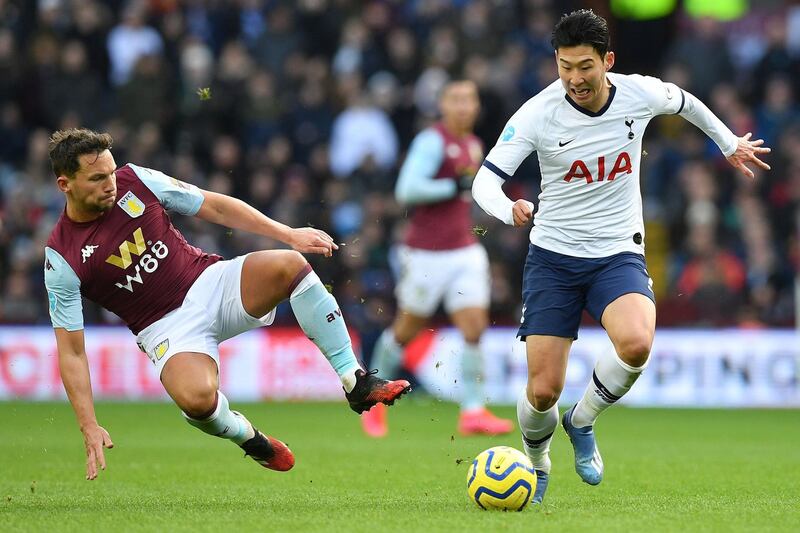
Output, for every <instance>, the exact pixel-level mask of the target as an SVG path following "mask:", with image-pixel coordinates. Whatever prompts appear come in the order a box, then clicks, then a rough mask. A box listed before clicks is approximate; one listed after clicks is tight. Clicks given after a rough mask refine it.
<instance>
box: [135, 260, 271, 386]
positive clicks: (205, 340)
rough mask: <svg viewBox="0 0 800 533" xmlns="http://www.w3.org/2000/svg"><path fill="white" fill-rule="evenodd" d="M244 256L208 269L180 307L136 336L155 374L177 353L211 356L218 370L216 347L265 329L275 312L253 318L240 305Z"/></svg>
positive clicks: (196, 281) (195, 283)
mask: <svg viewBox="0 0 800 533" xmlns="http://www.w3.org/2000/svg"><path fill="white" fill-rule="evenodd" d="M245 257H247V256H246V255H241V256H239V257H236V258H234V259H231V260H228V261H219V262H217V263H214V264H213V265H211V266H210V267H208V268H207V269H206V270H205V271H204V272H203V273H202V274H200V277H199V278H197V279H196V280H195V282H194V284H193V285H192V287H191V288H190V289H189V292H187V293H186V298H185V299H184V300H183V303H182V304H181V306H180V307H179V308H177V309H174V310H172V311H170V312H169V313H167V314H166V315H164V316H163V317H162V318H160V319H159V320H157V321H155V322H153V323H152V324H150V325H149V326H147V327H146V328H144V329H143V330H142V331H140V332H139V335H137V336H136V343H137V344H138V345H139V348H140V349H141V350H142V351H143V352H145V353H146V354H147V357H149V358H150V360H151V361H152V362H153V364H154V365H156V369H158V374H159V375H161V371H162V370H163V369H164V365H165V364H166V362H167V361H168V360H169V358H170V357H172V356H173V355H175V354H176V353H180V352H197V353H203V354H208V355H210V356H211V357H212V358H213V359H214V361H216V362H217V367H219V343H220V342H222V341H224V340H226V339H230V338H231V337H234V336H236V335H238V334H240V333H243V332H245V331H248V330H251V329H253V328H257V327H260V326H268V325H270V324H272V321H273V320H274V319H275V309H273V310H272V311H270V312H269V313H268V314H267V315H266V316H263V317H261V318H255V317H253V316H250V315H249V314H248V313H247V311H245V310H244V306H243V305H242V291H241V280H242V266H243V265H244V260H245Z"/></svg>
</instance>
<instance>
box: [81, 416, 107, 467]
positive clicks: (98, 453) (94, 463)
mask: <svg viewBox="0 0 800 533" xmlns="http://www.w3.org/2000/svg"><path fill="white" fill-rule="evenodd" d="M83 442H84V444H85V445H86V479H90V480H91V479H95V478H97V467H98V465H99V466H100V468H101V469H103V470H105V469H106V457H105V454H104V453H103V448H109V449H110V448H113V447H114V443H113V442H111V436H110V435H109V434H108V431H106V430H105V429H104V428H102V427H100V426H98V425H97V424H95V425H93V426H89V427H87V428H85V429H84V430H83Z"/></svg>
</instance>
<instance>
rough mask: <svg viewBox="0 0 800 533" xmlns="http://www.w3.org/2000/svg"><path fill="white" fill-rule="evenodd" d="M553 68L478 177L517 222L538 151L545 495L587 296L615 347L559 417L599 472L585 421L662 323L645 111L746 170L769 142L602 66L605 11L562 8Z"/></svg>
mask: <svg viewBox="0 0 800 533" xmlns="http://www.w3.org/2000/svg"><path fill="white" fill-rule="evenodd" d="M552 45H553V48H554V49H555V60H556V63H557V65H558V76H559V79H558V80H556V81H554V82H553V83H552V84H550V86H548V87H547V88H545V89H544V90H542V91H541V92H540V93H539V94H537V95H536V96H534V97H533V98H531V99H530V100H528V101H527V102H526V103H525V104H524V105H523V106H522V107H521V108H520V109H519V110H518V111H517V112H516V113H515V114H514V115H513V116H512V117H511V119H510V120H509V121H508V123H507V125H506V128H505V130H504V131H503V133H502V134H501V136H500V139H499V140H498V142H497V144H496V145H495V147H494V148H493V149H492V150H491V152H489V155H488V156H487V157H486V160H485V161H484V162H483V165H482V166H481V169H480V170H479V172H478V174H477V176H476V178H475V183H474V185H473V194H474V197H475V200H476V201H477V202H478V204H480V206H481V207H482V208H483V209H484V210H485V211H486V212H487V213H489V214H491V215H494V216H495V217H497V218H499V219H500V220H503V221H504V222H505V223H506V224H509V225H514V226H524V225H526V224H527V223H528V222H530V221H531V220H532V219H533V204H532V203H531V202H529V201H527V200H524V199H521V200H517V201H516V202H513V201H511V200H510V199H509V198H508V197H507V196H506V195H505V194H504V193H503V190H502V185H503V182H504V181H505V180H506V179H508V178H510V177H511V175H513V174H514V173H515V172H516V171H517V168H518V167H519V165H520V164H521V163H522V161H523V160H524V159H526V158H527V157H528V156H529V155H530V154H531V153H532V152H534V151H536V152H537V153H538V156H539V165H540V168H541V174H542V185H541V190H542V193H541V194H540V195H539V211H538V213H537V215H536V224H535V225H534V227H533V229H532V230H531V233H530V241H531V244H530V245H529V251H528V257H527V260H526V262H525V273H524V278H523V290H522V299H523V311H522V313H523V318H522V325H521V326H520V328H519V333H518V335H519V337H520V338H522V339H524V340H525V343H526V346H527V357H528V383H527V387H526V388H525V389H524V390H523V391H522V393H521V394H520V396H519V400H518V403H517V416H518V420H519V425H520V429H521V430H522V436H523V446H524V448H525V451H526V453H527V454H528V456H529V457H530V458H531V461H532V462H533V465H534V467H535V468H536V470H537V476H538V478H539V480H538V482H537V486H536V492H535V495H534V497H533V500H532V501H533V502H534V503H541V501H542V498H543V497H544V494H545V491H546V489H547V484H548V480H549V474H550V457H549V449H550V442H551V440H552V438H553V432H554V430H555V428H556V426H557V424H558V404H557V401H558V398H559V395H560V394H561V391H562V389H563V388H564V380H565V376H566V369H567V359H568V356H569V350H570V347H571V345H572V342H573V341H574V339H576V338H577V336H578V326H579V324H580V321H581V315H582V313H583V310H584V309H586V310H587V311H588V312H589V314H590V315H591V316H592V317H593V318H594V319H595V320H597V321H598V322H600V324H602V326H603V327H604V328H605V330H606V333H607V334H608V336H609V338H610V339H611V342H612V344H613V345H614V350H615V352H611V353H606V354H603V355H602V356H601V357H600V358H599V360H598V361H597V363H596V365H595V368H594V372H593V374H592V381H591V382H590V383H589V385H588V387H587V389H586V391H585V393H584V395H583V397H582V398H581V400H580V401H578V403H577V404H576V405H574V406H573V407H572V408H571V409H569V410H568V411H567V412H566V413H564V416H563V419H562V425H563V426H564V429H565V430H566V432H567V434H568V435H569V437H570V440H571V441H572V445H573V448H574V451H575V470H576V471H577V473H578V474H579V475H580V477H581V479H582V480H583V481H585V482H586V483H589V484H591V485H597V484H598V483H600V482H601V481H602V479H603V470H604V468H603V461H602V459H601V457H600V452H599V451H598V448H597V445H596V443H595V438H594V431H593V426H594V422H595V420H597V417H598V415H599V414H600V413H601V412H603V411H604V410H605V409H607V408H608V407H610V406H611V405H613V404H614V403H615V402H617V401H618V400H619V399H620V398H621V397H622V396H624V395H625V393H627V392H628V391H629V390H630V389H631V387H632V386H633V384H634V383H635V382H636V380H637V379H638V377H639V375H640V374H641V373H642V371H643V370H644V368H645V366H646V364H647V361H648V357H649V355H650V348H651V346H652V343H653V335H654V334H655V325H656V307H655V295H654V293H653V280H652V279H651V278H650V274H649V273H648V271H647V267H646V265H645V258H644V222H643V219H642V201H641V193H640V191H639V172H640V168H641V167H640V164H641V157H642V137H643V135H644V130H645V128H646V126H647V124H648V123H649V122H650V120H651V119H652V118H653V117H655V116H658V115H666V114H676V115H681V116H682V117H683V118H685V119H686V120H688V121H689V122H691V123H692V124H694V125H695V126H697V127H698V128H700V129H701V130H702V131H703V132H704V133H705V134H706V135H707V136H708V137H710V138H711V139H712V140H713V141H714V143H716V145H717V147H718V148H719V150H720V151H721V152H722V153H723V154H724V155H725V157H727V159H728V162H729V163H730V164H731V165H732V166H733V167H734V168H737V169H739V170H740V171H741V172H742V173H743V174H744V175H745V176H747V177H748V178H753V172H752V171H751V170H750V169H749V168H747V166H745V163H754V164H755V165H756V166H758V167H761V168H763V169H767V170H768V169H769V166H768V165H767V164H765V163H763V162H762V161H760V160H759V159H758V157H757V154H762V153H767V152H769V149H768V148H763V147H760V146H761V145H762V144H763V141H762V140H758V141H751V140H750V134H749V133H748V134H746V135H745V136H743V137H737V136H736V135H734V134H733V132H731V131H730V130H729V129H728V128H727V127H726V126H725V125H724V124H723V123H722V121H720V120H719V119H718V118H717V117H716V116H715V115H714V114H713V113H712V112H711V111H710V110H709V109H708V108H707V107H706V106H705V105H704V104H703V103H702V102H701V101H700V100H699V99H697V98H696V97H695V96H693V95H692V94H690V93H688V92H686V91H684V90H682V89H680V88H679V87H678V86H676V85H675V84H673V83H665V82H662V81H661V80H660V79H658V78H652V77H643V76H640V75H637V74H633V75H622V74H613V73H609V72H608V71H609V70H610V69H611V68H612V67H613V65H614V52H612V51H610V50H609V46H610V39H609V34H608V26H607V24H606V21H605V19H603V18H602V17H600V16H598V15H596V14H595V13H594V12H592V11H590V10H580V11H575V12H573V13H570V14H569V15H565V16H564V17H563V18H562V19H561V20H560V21H559V22H558V24H557V25H556V27H555V30H554V31H553V38H552Z"/></svg>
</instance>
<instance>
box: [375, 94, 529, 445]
mask: <svg viewBox="0 0 800 533" xmlns="http://www.w3.org/2000/svg"><path fill="white" fill-rule="evenodd" d="M439 110H440V112H441V120H440V121H439V122H437V123H435V124H434V125H432V126H431V127H429V128H427V129H425V130H424V131H422V132H420V133H419V135H417V136H416V138H415V139H414V141H413V142H412V144H411V147H410V149H409V152H408V156H407V157H406V160H405V162H404V163H403V165H402V168H401V169H400V177H399V179H398V181H397V185H396V187H395V196H396V197H397V200H398V201H399V202H400V203H401V204H403V205H406V206H409V207H413V212H412V213H411V215H410V218H411V220H410V224H409V227H408V233H407V234H406V238H405V241H404V244H403V245H402V246H401V247H400V249H399V256H400V258H399V259H400V264H401V267H400V278H399V280H398V281H397V287H396V290H395V293H396V295H397V301H398V313H397V316H396V318H395V320H394V323H393V324H392V325H391V326H390V327H389V328H387V329H386V330H385V331H384V332H383V334H382V335H381V336H380V338H379V339H378V341H377V343H376V345H375V349H374V351H373V354H372V364H374V365H378V366H379V367H380V369H381V372H382V374H383V375H384V376H387V377H388V376H395V375H396V374H397V372H398V371H399V369H400V366H401V364H402V355H403V349H404V347H405V346H407V345H408V343H410V342H411V341H412V340H413V339H414V337H416V336H417V334H418V333H419V332H420V330H421V329H422V328H423V327H424V326H425V325H426V324H427V322H428V320H429V319H430V318H431V316H432V315H433V314H434V313H435V312H436V310H437V308H438V307H439V304H440V303H442V304H443V305H444V310H445V311H446V312H447V314H448V316H449V318H450V320H451V322H452V323H453V325H455V326H456V327H457V328H458V329H459V330H460V331H461V334H462V335H463V336H464V348H463V351H462V353H461V369H462V372H461V376H460V378H459V380H458V383H459V384H460V390H461V414H460V415H459V420H458V431H459V432H460V433H461V434H462V435H473V434H489V435H498V434H502V433H508V432H510V431H511V430H512V429H513V423H512V422H511V421H510V420H504V419H501V418H497V417H496V416H494V415H493V414H492V413H491V412H490V411H489V410H488V409H487V408H486V407H485V405H484V401H485V400H484V395H483V388H482V386H481V373H482V368H483V357H482V354H481V347H480V340H481V335H482V334H483V332H484V330H485V329H486V326H487V324H488V307H489V290H490V279H489V260H488V256H487V254H486V250H484V248H483V246H481V245H480V244H479V243H478V241H477V239H476V237H475V235H474V234H473V230H472V217H471V215H470V210H471V208H472V202H471V201H470V195H469V192H468V191H469V190H470V188H471V186H472V177H473V176H474V174H475V171H476V169H477V167H478V165H479V164H480V162H481V160H482V158H483V147H482V144H481V142H480V140H479V139H478V138H477V137H476V136H475V135H474V134H473V133H472V131H473V127H474V125H475V120H476V119H477V117H478V113H479V111H480V100H479V98H478V89H477V87H476V86H475V84H474V83H473V82H471V81H464V80H460V81H451V82H449V83H447V84H446V85H445V86H444V87H443V89H442V91H441V94H440V97H439ZM444 364H445V365H446V366H447V365H454V364H455V363H454V362H452V363H451V362H448V361H445V363H444ZM362 422H363V427H364V431H365V432H366V433H367V434H368V435H371V436H374V437H380V436H383V435H385V434H386V432H387V430H388V428H387V421H386V410H385V409H384V408H383V407H382V406H380V405H376V406H375V407H374V408H373V409H371V410H370V411H367V412H366V413H364V414H363V415H362Z"/></svg>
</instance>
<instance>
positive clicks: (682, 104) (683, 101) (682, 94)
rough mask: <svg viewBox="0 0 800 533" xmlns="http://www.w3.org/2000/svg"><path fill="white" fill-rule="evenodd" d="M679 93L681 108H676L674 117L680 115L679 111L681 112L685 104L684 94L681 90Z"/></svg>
mask: <svg viewBox="0 0 800 533" xmlns="http://www.w3.org/2000/svg"><path fill="white" fill-rule="evenodd" d="M679 90H680V91H681V107H679V108H678V111H676V112H675V114H676V115H680V114H681V111H683V106H684V105H685V104H686V94H684V92H683V89H679Z"/></svg>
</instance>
